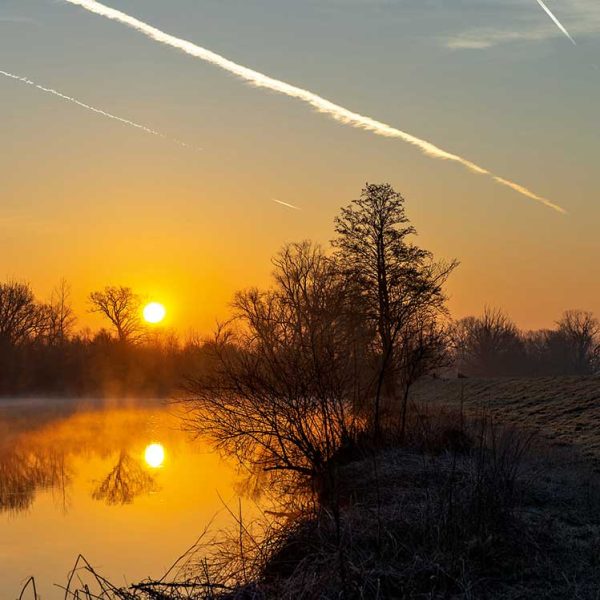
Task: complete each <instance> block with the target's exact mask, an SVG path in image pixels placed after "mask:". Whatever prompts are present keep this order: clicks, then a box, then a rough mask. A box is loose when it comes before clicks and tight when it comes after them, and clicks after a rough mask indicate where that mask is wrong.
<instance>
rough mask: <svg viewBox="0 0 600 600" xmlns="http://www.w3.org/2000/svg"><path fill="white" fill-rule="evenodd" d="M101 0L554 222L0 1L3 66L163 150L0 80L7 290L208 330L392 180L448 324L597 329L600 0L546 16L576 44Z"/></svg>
mask: <svg viewBox="0 0 600 600" xmlns="http://www.w3.org/2000/svg"><path fill="white" fill-rule="evenodd" d="M106 3H107V4H108V6H111V7H113V8H116V9H118V10H120V11H123V12H125V13H127V14H129V15H132V16H135V17H137V18H138V19H141V20H143V21H144V22H146V23H149V24H151V25H152V26H154V27H157V28H159V29H161V30H163V31H165V32H167V33H169V34H172V35H174V36H177V37H180V38H183V39H185V40H189V41H191V42H193V43H195V44H198V45H200V46H202V47H204V48H207V49H209V50H211V51H213V52H216V53H218V54H221V55H223V56H224V57H226V58H228V59H230V60H232V61H235V62H236V63H239V64H241V65H244V66H246V67H249V68H251V69H254V70H256V71H259V72H261V73H265V74H267V75H269V76H270V77H273V78H277V79H280V80H283V81H285V82H287V83H290V84H293V85H296V86H299V87H301V88H304V89H306V90H310V91H311V92H314V93H315V94H318V95H320V96H323V97H325V98H327V99H328V100H330V101H332V102H335V103H336V104H339V105H342V106H343V107H346V108H348V109H349V110H351V111H355V112H357V113H360V114H362V115H367V116H369V117H371V118H373V119H377V120H378V121H382V122H384V123H387V124H389V125H391V126H393V127H395V128H399V129H401V130H403V131H405V132H408V133H410V134H411V135H414V136H417V137H419V138H422V139H424V140H427V141H429V142H432V143H434V144H436V145H437V146H439V147H441V148H443V149H444V150H446V151H448V152H451V153H453V154H457V155H460V156H461V157H464V158H466V159H467V160H469V161H472V162H474V163H476V164H477V165H481V166H483V167H485V168H486V169H488V170H490V171H491V172H493V173H494V174H496V175H498V176H500V177H503V178H506V179H509V180H511V181H515V182H517V183H519V184H520V185H523V186H526V187H527V188H528V189H530V190H532V191H534V192H535V193H536V194H537V195H539V196H541V197H544V198H547V199H549V200H550V201H552V202H553V203H555V204H558V205H560V206H561V207H563V208H564V209H565V210H566V211H567V214H560V213H558V212H557V211H554V210H552V209H550V208H548V207H546V206H544V205H543V204H541V203H539V202H536V201H534V200H532V199H530V198H527V197H525V196H523V195H522V194H519V193H517V192H516V191H514V190H511V189H509V188H507V187H505V186H501V185H498V184H497V183H495V182H494V181H493V180H492V179H491V178H490V177H487V176H485V175H480V174H476V173H473V172H471V171H469V170H466V169H464V168H463V167H462V166H461V165H459V164H456V163H453V162H448V161H440V160H436V159H434V158H431V157H429V156H425V155H423V153H422V152H420V151H419V150H418V149H417V148H415V147H414V146H411V145H409V144H406V143H405V142H403V141H402V140H400V139H391V138H384V137H380V136H376V135H373V134H372V133H370V132H367V131H361V130H358V129H356V128H352V127H349V126H347V125H344V124H341V123H338V122H335V121H334V120H332V119H330V118H328V117H327V116H326V115H323V114H318V113H317V112H315V111H314V110H313V109H311V107H309V106H307V105H306V104H305V103H303V102H301V101H298V100H297V99H293V98H289V97H286V96H284V95H281V94H276V93H274V92H272V91H269V90H266V89H260V88H256V87H253V86H250V85H248V84H247V83H244V82H243V81H241V80H240V79H239V78H237V77H235V76H233V75H231V74H229V73H226V72H224V71H223V70H222V69H219V68H217V67H215V66H213V65H210V64H207V63H206V62H203V61H202V60H199V59H197V58H194V57H192V56H188V55H186V54H184V53H182V52H179V51H177V50H175V49H173V48H170V47H167V46H165V45H163V44H160V43H158V42H156V41H154V40H151V39H148V38H147V37H145V36H143V35H141V34H140V33H138V32H136V31H133V30H132V29H130V28H127V27H125V26H124V25H122V24H120V23H117V22H114V21H110V20H107V19H105V18H103V17H101V16H97V15H93V14H90V13H89V12H88V11H85V10H83V9H82V8H81V7H78V6H74V5H72V4H70V3H68V2H65V1H64V0H0V70H3V71H6V72H9V73H13V74H16V75H19V76H22V77H27V78H29V79H30V80H32V81H34V82H35V83H37V84H39V85H41V86H44V87H46V88H52V89H54V90H57V91H58V92H60V93H62V94H64V95H66V96H69V97H73V98H75V99H77V100H78V101H79V102H82V103H85V104H87V105H90V106H93V107H95V108H97V109H100V110H102V111H105V112H107V113H110V114H111V115H115V116H118V117H119V118H120V119H125V120H128V121H132V122H134V123H136V124H140V125H143V126H144V127H146V128H149V129H152V130H153V131H156V132H158V133H160V134H161V136H157V135H152V134H150V133H148V132H146V131H143V130H141V129H139V128H136V127H133V126H130V125H128V124H125V123H123V122H122V121H117V120H115V119H110V118H107V117H105V116H103V115H101V114H98V113H94V112H92V111H90V110H87V109H85V108H83V107H81V106H80V105H76V104H74V103H72V102H68V101H66V100H64V99H63V98H59V97H57V96H55V95H51V94H48V93H45V92H43V91H42V90H40V89H38V88H35V87H33V86H31V85H26V84H25V83H23V82H20V81H16V80H14V79H9V78H6V77H0V111H1V114H2V118H0V139H1V140H2V146H3V147H2V155H1V156H2V158H1V160H0V180H1V182H2V186H1V188H0V190H1V192H0V278H4V279H6V278H17V279H21V280H26V281H29V282H30V283H31V285H32V286H33V288H34V290H35V291H36V293H37V295H38V296H39V297H40V298H46V297H48V296H49V294H50V292H51V289H52V288H53V286H54V285H55V284H56V283H57V282H58V281H59V280H60V279H61V278H63V277H64V278H66V279H67V280H68V281H69V282H70V283H71V285H72V289H73V300H74V304H75V308H76V310H77V312H78V313H79V315H80V323H79V324H80V326H85V325H90V326H92V327H95V326H97V324H98V322H97V321H96V319H97V317H95V316H93V315H89V314H87V313H86V297H87V295H88V294H89V292H90V291H92V290H94V289H98V288H101V287H103V286H104V285H107V284H116V285H120V284H122V285H128V286H131V287H133V288H134V289H135V290H137V291H138V292H140V293H142V294H143V295H145V296H147V297H148V298H149V299H150V298H151V299H154V300H158V301H161V302H163V303H164V304H165V305H166V306H167V309H168V311H169V319H170V320H169V325H172V326H173V327H175V328H177V329H180V330H186V329H189V328H194V329H197V330H199V331H201V332H208V331H210V330H211V329H212V328H213V326H214V323H215V320H216V319H217V318H223V317H224V316H225V315H226V314H227V310H228V303H229V301H230V299H231V297H232V294H233V293H234V291H235V290H236V289H240V288H244V287H247V286H250V285H267V284H268V281H269V275H270V271H271V268H272V267H271V263H270V258H271V256H272V255H273V254H274V253H275V252H276V251H277V250H278V248H280V247H281V245H282V244H284V243H286V242H290V241H298V240H302V239H307V238H310V239H314V240H316V241H318V242H321V243H323V244H327V242H328V241H329V240H330V239H331V238H332V237H333V219H334V217H335V215H336V213H337V212H338V211H339V209H340V207H341V206H344V205H346V204H347V203H348V202H349V201H350V200H352V199H353V198H355V197H357V196H358V195H359V194H360V190H361V188H362V187H363V185H364V184H365V182H367V181H368V182H370V183H377V182H389V183H391V184H392V185H393V186H394V187H395V188H396V189H397V190H398V191H400V192H401V193H402V194H403V195H404V197H405V198H406V205H407V213H408V216H409V217H410V218H411V220H412V221H413V223H414V224H415V226H416V228H417V230H418V232H419V236H418V238H417V239H416V240H415V241H416V242H418V243H419V244H420V245H422V246H424V247H426V248H428V249H430V250H432V251H433V252H434V254H435V255H436V256H437V257H439V258H445V259H450V258H457V259H458V260H459V261H460V263H461V264H460V267H459V268H458V269H457V270H456V271H455V273H454V274H453V275H452V278H451V280H450V282H449V284H448V290H447V291H448V294H449V296H450V299H449V307H450V309H451V311H452V314H453V316H455V317H457V318H459V317H462V316H465V315H468V314H474V313H479V312H481V310H482V308H483V306H484V305H490V306H496V307H502V308H504V309H505V310H506V311H507V312H509V313H510V314H511V316H512V317H513V318H514V319H515V320H516V321H517V323H518V324H519V325H520V326H522V327H524V328H539V327H549V326H552V324H553V322H554V321H555V320H556V319H557V318H559V316H560V314H561V312H562V311H563V310H565V309H568V308H581V309H586V310H592V311H594V312H596V313H597V314H599V315H600V261H599V260H598V257H600V236H598V234H597V231H598V224H599V223H600V206H599V204H598V202H597V191H598V184H597V182H596V179H595V175H596V173H597V164H598V155H599V150H600V136H599V135H598V122H599V120H598V109H597V105H598V97H599V95H600V69H599V67H598V63H600V59H598V58H597V57H598V56H599V52H600V4H599V3H598V2H597V0H546V5H547V7H548V8H549V9H550V10H551V11H552V12H553V14H555V15H556V17H557V18H558V19H560V22H561V23H562V25H563V26H564V27H565V28H566V30H568V32H569V34H570V35H571V36H572V38H573V39H574V41H575V42H576V43H575V45H574V44H572V43H571V42H570V41H569V39H568V38H567V37H566V36H565V35H564V34H563V32H562V31H561V30H560V29H559V28H558V27H557V26H556V24H555V23H554V22H553V21H552V20H551V19H550V18H549V16H548V14H546V12H545V11H544V10H542V7H541V6H540V4H539V3H538V1H537V0H503V1H502V2H498V1H497V0H452V1H449V0H293V1H292V0H172V1H169V2H164V1H160V0H106ZM181 142H183V144H182V143H181ZM274 200H278V201H279V202H274ZM282 203H287V204H290V205H292V206H295V207H298V208H299V209H300V210H295V209H293V208H290V207H288V206H285V204H282Z"/></svg>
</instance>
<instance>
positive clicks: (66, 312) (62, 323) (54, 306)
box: [46, 279, 77, 345]
mask: <svg viewBox="0 0 600 600" xmlns="http://www.w3.org/2000/svg"><path fill="white" fill-rule="evenodd" d="M47 314H48V327H47V334H46V335H47V339H48V343H49V344H51V345H60V344H64V343H65V342H66V341H67V340H68V338H69V336H70V335H71V333H72V331H73V326H74V325H75V321H76V320H77V319H76V317H75V313H74V311H73V307H72V305H71V286H70V285H69V284H68V283H67V281H66V280H65V279H61V281H60V282H59V283H58V285H57V286H56V287H55V288H54V289H53V290H52V295H51V296H50V302H49V304H48V306H47Z"/></svg>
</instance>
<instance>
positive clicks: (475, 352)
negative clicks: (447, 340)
mask: <svg viewBox="0 0 600 600" xmlns="http://www.w3.org/2000/svg"><path fill="white" fill-rule="evenodd" d="M453 341H454V346H455V349H456V357H457V362H458V368H459V370H460V371H461V372H464V373H467V374H469V375H474V376H480V377H485V376H493V375H517V374H519V372H522V370H523V368H524V357H525V352H524V346H523V341H522V338H521V334H520V332H519V330H518V328H517V326H516V325H515V324H514V323H513V322H512V321H511V320H510V319H509V318H508V316H507V315H506V314H504V313H503V312H502V311H501V310H497V309H492V308H488V307H486V308H485V310H484V312H483V315H482V316H481V317H466V318H464V319H461V320H460V321H458V322H457V323H456V324H455V326H454V330H453Z"/></svg>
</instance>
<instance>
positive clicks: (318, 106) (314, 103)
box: [66, 0, 565, 213]
mask: <svg viewBox="0 0 600 600" xmlns="http://www.w3.org/2000/svg"><path fill="white" fill-rule="evenodd" d="M66 2H68V3H70V4H74V5H76V6H80V7H82V8H84V9H85V10H87V11H89V12H91V13H94V14H97V15H100V16H102V17H105V18H107V19H110V20H112V21H116V22H118V23H121V24H123V25H126V26H127V27H130V28H131V29H134V30H136V31H138V32H139V33H142V34H143V35H145V36H147V37H149V38H150V39H152V40H154V41H156V42H158V43H160V44H164V45H166V46H170V47H172V48H175V49H177V50H180V51H182V52H184V53H186V54H189V55H190V56H193V57H194V58H198V59H200V60H202V61H204V62H207V63H209V64H211V65H214V66H216V67H219V68H220V69H223V70H224V71H227V72H228V73H231V74H233V75H236V76H237V77H239V78H240V79H242V80H244V81H246V82H248V83H250V84H251V85H253V86H255V87H258V88H263V89H267V90H271V91H273V92H277V93H279V94H283V95H285V96H288V97H290V98H294V99H296V100H300V101H301V102H304V103H305V104H308V105H309V106H311V107H312V108H314V109H315V110H316V111H317V112H319V113H321V114H324V115H327V116H329V117H331V118H332V119H334V120H335V121H337V122H338V123H342V124H343V125H348V126H349V127H354V128H356V129H362V130H364V131H369V132H371V133H373V134H375V135H379V136H383V137H386V138H397V139H400V140H402V141H404V142H406V143H407V144H411V145H413V146H416V147H417V148H419V150H421V152H422V153H423V154H425V155H426V156H429V157H432V158H437V159H440V160H446V161H451V162H456V163H458V164H460V165H462V166H463V167H465V168H466V169H468V170H469V171H472V172H473V173H477V174H480V175H487V176H489V177H491V178H492V179H493V180H494V181H496V183H498V184H500V185H504V186H507V187H509V188H510V189H512V190H514V191H516V192H517V193H519V194H522V195H524V196H526V197H527V198H530V199H532V200H535V201H537V202H540V203H541V204H543V205H544V206H546V207H548V208H551V209H552V210H555V211H557V212H561V213H564V212H565V210H564V209H563V208H562V207H560V206H558V205H557V204H554V203H553V202H551V201H550V200H548V199H547V198H544V197H543V196H540V195H538V194H536V193H535V192H533V191H531V190H529V189H527V188H525V187H524V186H522V185H520V184H517V183H515V182H512V181H510V180H508V179H506V178H503V177H498V176H497V175H495V174H494V173H492V172H491V171H490V170H488V169H486V168H484V167H481V166H479V165H478V164H476V163H475V162H472V161H470V160H468V159H466V158H463V157H462V156H459V155H458V154H454V153H452V152H448V151H447V150H444V149H442V148H440V147H439V146H437V145H435V144H433V143H432V142H429V141H427V140H424V139H421V138H419V137H417V136H414V135H412V134H410V133H407V132H405V131H402V130H401V129H397V128H396V127H392V126H391V125H388V124H386V123H383V122H381V121H377V120H376V119H373V118H372V117H368V116H365V115H361V114H359V113H356V112H353V111H351V110H350V109H348V108H345V107H344V106H341V105H339V104H335V103H333V102H331V101H330V100H327V99H326V98H323V97H321V96H319V95H317V94H315V93H314V92H311V91H310V90H306V89H303V88H300V87H297V86H295V85H292V84H290V83H287V82H285V81H282V80H280V79H275V78H273V77H269V76H268V75H265V74H264V73H260V72H259V71H255V70H253V69H250V68H248V67H245V66H243V65H241V64H239V63H236V62H234V61H232V60H230V59H228V58H225V57H224V56H221V55H220V54H217V53H215V52H212V51H211V50H208V49H207V48H203V47H201V46H198V45H197V44H194V43H192V42H190V41H187V40H184V39H181V38H178V37H175V36H173V35H170V34H168V33H166V32H165V31H162V30H160V29H158V28H157V27H153V26H152V25H149V24H148V23H144V22H143V21H140V20H139V19H136V18H135V17H133V16H131V15H128V14H126V13H124V12H122V11H119V10H116V9H114V8H111V7H109V6H106V5H104V4H101V3H100V2H96V1H95V0H66Z"/></svg>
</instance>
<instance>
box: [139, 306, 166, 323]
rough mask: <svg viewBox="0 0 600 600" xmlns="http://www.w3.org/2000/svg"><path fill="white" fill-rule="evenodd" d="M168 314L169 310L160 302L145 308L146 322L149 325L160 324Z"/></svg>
mask: <svg viewBox="0 0 600 600" xmlns="http://www.w3.org/2000/svg"><path fill="white" fill-rule="evenodd" d="M166 314H167V310H166V309H165V307H164V306H163V305H162V304H160V303H159V302H150V304H146V306H144V320H145V321H147V322H148V323H160V322H161V321H162V320H163V319H164V318H165V315H166Z"/></svg>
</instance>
